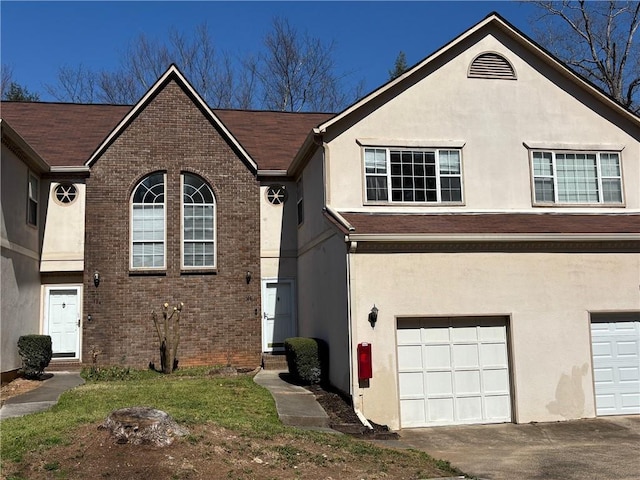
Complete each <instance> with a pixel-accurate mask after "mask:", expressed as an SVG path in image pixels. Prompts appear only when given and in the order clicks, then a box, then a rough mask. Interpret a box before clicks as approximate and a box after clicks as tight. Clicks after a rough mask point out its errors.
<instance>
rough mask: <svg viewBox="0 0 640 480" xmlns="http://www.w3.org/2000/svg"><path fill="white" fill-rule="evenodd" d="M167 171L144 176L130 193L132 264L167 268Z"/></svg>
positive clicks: (137, 266) (143, 266) (141, 266)
mask: <svg viewBox="0 0 640 480" xmlns="http://www.w3.org/2000/svg"><path fill="white" fill-rule="evenodd" d="M164 185H165V175H164V173H161V172H157V173H152V174H151V175H149V176H147V177H145V178H144V179H143V180H142V181H141V182H140V183H139V184H138V185H137V186H136V188H135V189H134V190H133V194H132V196H131V268H165V225H166V216H165V186H164Z"/></svg>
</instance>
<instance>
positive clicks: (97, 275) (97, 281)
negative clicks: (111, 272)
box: [93, 271, 100, 288]
mask: <svg viewBox="0 0 640 480" xmlns="http://www.w3.org/2000/svg"><path fill="white" fill-rule="evenodd" d="M93 284H94V285H95V286H96V288H98V285H100V273H99V272H97V271H96V273H94V274H93Z"/></svg>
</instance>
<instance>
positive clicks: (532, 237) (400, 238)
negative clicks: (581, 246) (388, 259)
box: [345, 220, 640, 242]
mask: <svg viewBox="0 0 640 480" xmlns="http://www.w3.org/2000/svg"><path fill="white" fill-rule="evenodd" d="M345 221H346V220H345ZM347 224H348V222H347ZM351 228H353V227H351ZM350 231H351V230H350ZM347 240H348V241H352V242H513V241H518V242H576V241H579V242H606V241H615V240H640V233H512V234H509V233H507V234H498V233H471V234H467V233H456V234H449V233H432V234H429V233H418V234H387V233H360V234H359V233H349V234H348V238H347Z"/></svg>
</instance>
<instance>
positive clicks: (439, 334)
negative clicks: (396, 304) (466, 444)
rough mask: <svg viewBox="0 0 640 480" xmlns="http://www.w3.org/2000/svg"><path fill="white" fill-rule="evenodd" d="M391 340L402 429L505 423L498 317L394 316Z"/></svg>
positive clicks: (506, 386)
mask: <svg viewBox="0 0 640 480" xmlns="http://www.w3.org/2000/svg"><path fill="white" fill-rule="evenodd" d="M406 330H412V331H411V332H407V331H406ZM418 331H419V333H418ZM418 337H419V338H420V339H421V345H416V344H415V343H412V342H415V340H416V339H417V338H418ZM397 338H398V364H399V373H398V375H399V382H400V405H401V407H400V412H401V426H402V427H418V426H430V425H434V426H435V425H452V424H473V423H496V422H508V421H511V399H510V381H509V368H508V360H507V359H508V355H507V335H506V321H505V319H504V318H502V319H500V318H491V319H483V318H471V317H465V318H463V319H457V318H447V319H424V320H423V321H422V322H421V323H420V326H419V328H418V327H417V326H416V323H415V321H412V322H411V323H405V322H403V321H402V320H399V322H398V335H397ZM410 342H411V343H410ZM408 343H410V344H408ZM418 347H421V349H422V354H421V355H418V353H417V348H418ZM420 362H421V364H420V365H418V363H420ZM420 373H421V374H422V378H418V375H419V374H420ZM421 390H422V392H421ZM419 395H422V398H421V399H420V398H418V396H419Z"/></svg>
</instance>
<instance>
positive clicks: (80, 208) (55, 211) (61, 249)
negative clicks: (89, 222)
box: [40, 181, 86, 272]
mask: <svg viewBox="0 0 640 480" xmlns="http://www.w3.org/2000/svg"><path fill="white" fill-rule="evenodd" d="M65 183H72V184H73V185H74V186H75V188H76V189H77V196H76V198H75V200H74V201H73V202H70V203H68V204H62V203H59V202H56V201H55V199H54V196H55V188H56V187H57V186H58V185H59V183H58V182H53V183H52V184H51V185H50V187H49V189H48V192H46V193H48V194H49V202H48V204H49V208H48V209H47V215H46V223H45V225H46V226H47V228H46V229H45V232H44V242H43V245H42V261H41V266H40V270H41V271H42V272H73V271H75V272H81V271H82V270H83V269H84V209H85V196H86V188H85V185H84V183H83V182H78V181H75V182H65Z"/></svg>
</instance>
